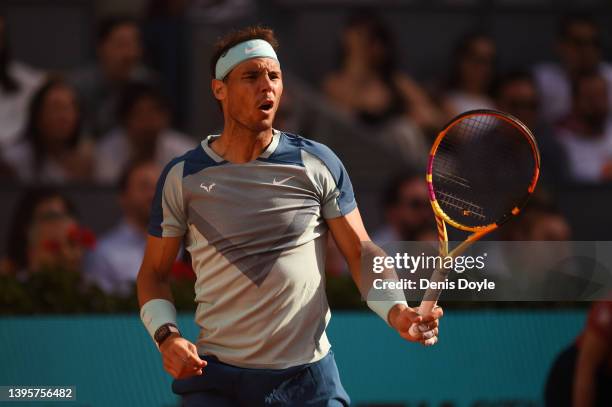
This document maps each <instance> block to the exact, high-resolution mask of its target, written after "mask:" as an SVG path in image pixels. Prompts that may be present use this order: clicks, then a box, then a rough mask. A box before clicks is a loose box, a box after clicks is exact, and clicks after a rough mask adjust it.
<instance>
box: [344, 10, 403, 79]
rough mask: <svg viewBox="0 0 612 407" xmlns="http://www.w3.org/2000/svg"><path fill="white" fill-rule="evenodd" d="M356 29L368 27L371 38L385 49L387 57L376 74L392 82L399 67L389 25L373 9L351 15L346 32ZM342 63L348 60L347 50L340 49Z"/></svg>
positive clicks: (357, 11) (358, 11) (384, 57)
mask: <svg viewBox="0 0 612 407" xmlns="http://www.w3.org/2000/svg"><path fill="white" fill-rule="evenodd" d="M355 27H366V28H367V30H368V32H369V34H370V38H371V39H372V40H375V41H378V42H379V43H380V44H381V45H383V46H384V47H385V55H384V56H383V60H382V62H381V63H380V65H379V66H378V67H377V68H378V69H377V70H376V73H377V74H378V76H379V77H380V78H381V79H382V80H384V81H389V80H391V77H392V74H393V72H394V71H395V69H396V67H397V59H396V55H397V53H396V52H395V36H394V35H393V33H392V32H391V30H390V29H389V25H388V24H385V22H384V21H383V19H382V17H381V16H380V15H379V14H377V13H376V12H375V11H374V10H371V9H367V8H366V9H358V10H356V11H354V12H353V13H352V14H351V15H349V17H348V20H347V23H346V26H345V28H344V29H345V30H348V29H351V28H355ZM338 55H340V61H344V59H345V58H346V56H347V55H346V50H345V49H344V47H340V52H339V53H338Z"/></svg>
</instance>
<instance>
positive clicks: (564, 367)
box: [544, 301, 612, 407]
mask: <svg viewBox="0 0 612 407" xmlns="http://www.w3.org/2000/svg"><path fill="white" fill-rule="evenodd" d="M610 366H612V302H611V301H599V302H595V303H593V305H592V306H591V309H590V311H589V314H588V317H587V321H586V324H585V327H584V329H583V331H582V333H581V334H580V336H579V337H578V338H577V339H576V340H575V341H574V342H573V343H572V344H571V345H570V346H569V347H568V348H567V349H565V350H564V351H562V352H561V353H560V354H559V356H558V357H557V358H556V360H555V361H554V363H553V365H552V367H551V369H550V372H549V374H548V379H547V380H546V387H545V393H544V395H545V406H546V407H608V406H610V405H612V387H610V383H612V370H611V369H610Z"/></svg>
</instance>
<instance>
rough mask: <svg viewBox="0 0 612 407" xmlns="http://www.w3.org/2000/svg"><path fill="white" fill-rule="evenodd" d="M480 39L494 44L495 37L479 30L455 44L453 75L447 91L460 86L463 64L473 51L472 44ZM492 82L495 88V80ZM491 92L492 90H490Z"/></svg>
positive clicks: (468, 34) (452, 64)
mask: <svg viewBox="0 0 612 407" xmlns="http://www.w3.org/2000/svg"><path fill="white" fill-rule="evenodd" d="M480 39H485V40H488V41H491V42H493V43H494V41H493V37H491V36H490V35H489V34H487V33H486V32H484V31H478V30H477V31H471V32H468V33H467V34H465V35H464V36H463V37H461V38H460V39H459V41H458V42H457V43H456V44H455V48H454V50H453V57H452V58H453V59H452V61H451V69H450V72H451V74H450V77H449V79H448V83H447V85H446V87H447V89H456V88H457V87H458V86H459V83H460V82H461V63H462V61H463V59H464V58H465V57H466V56H467V55H468V54H469V52H470V51H471V48H472V44H473V43H474V42H476V40H480ZM491 82H492V83H491V86H493V82H494V80H492V81H491ZM489 91H491V89H489Z"/></svg>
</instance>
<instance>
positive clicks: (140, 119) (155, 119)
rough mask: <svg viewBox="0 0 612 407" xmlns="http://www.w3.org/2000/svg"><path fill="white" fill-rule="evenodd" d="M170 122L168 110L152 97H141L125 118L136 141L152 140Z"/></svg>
mask: <svg viewBox="0 0 612 407" xmlns="http://www.w3.org/2000/svg"><path fill="white" fill-rule="evenodd" d="M169 124H170V117H169V114H168V111H167V110H166V108H165V107H164V106H162V105H161V104H160V103H159V102H158V101H157V100H155V99H154V98H152V97H142V98H140V99H139V100H138V101H137V102H136V103H135V104H134V106H132V109H131V110H130V113H129V115H128V116H127V117H126V120H125V127H126V130H127V133H128V135H129V137H131V138H132V139H133V140H134V141H136V142H145V143H146V142H152V140H151V139H152V138H154V137H156V136H157V135H158V134H159V133H160V132H161V131H162V130H164V129H166V128H167V127H168V126H169Z"/></svg>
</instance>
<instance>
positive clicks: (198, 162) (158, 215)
mask: <svg viewBox="0 0 612 407" xmlns="http://www.w3.org/2000/svg"><path fill="white" fill-rule="evenodd" d="M181 161H184V162H185V164H184V166H183V178H185V177H186V176H188V175H191V174H195V173H196V172H198V171H201V170H203V169H205V168H207V167H212V166H214V165H218V163H216V162H215V161H214V160H213V159H212V158H210V157H209V156H208V155H207V154H206V153H205V152H204V150H203V149H202V146H200V145H198V146H197V147H196V148H194V149H193V150H189V151H187V152H186V153H185V154H183V155H182V156H179V157H176V158H174V159H173V160H172V161H170V162H169V163H168V164H167V165H166V167H165V168H164V170H163V171H162V173H161V175H160V177H159V180H158V181H157V188H156V190H155V197H154V198H153V202H152V204H151V218H150V220H149V234H150V235H152V236H156V237H162V226H161V225H162V222H163V220H164V211H163V207H162V198H163V196H162V195H163V192H164V185H165V183H166V177H167V176H168V173H169V172H170V170H171V169H172V167H174V166H175V165H176V164H178V163H180V162H181Z"/></svg>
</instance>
